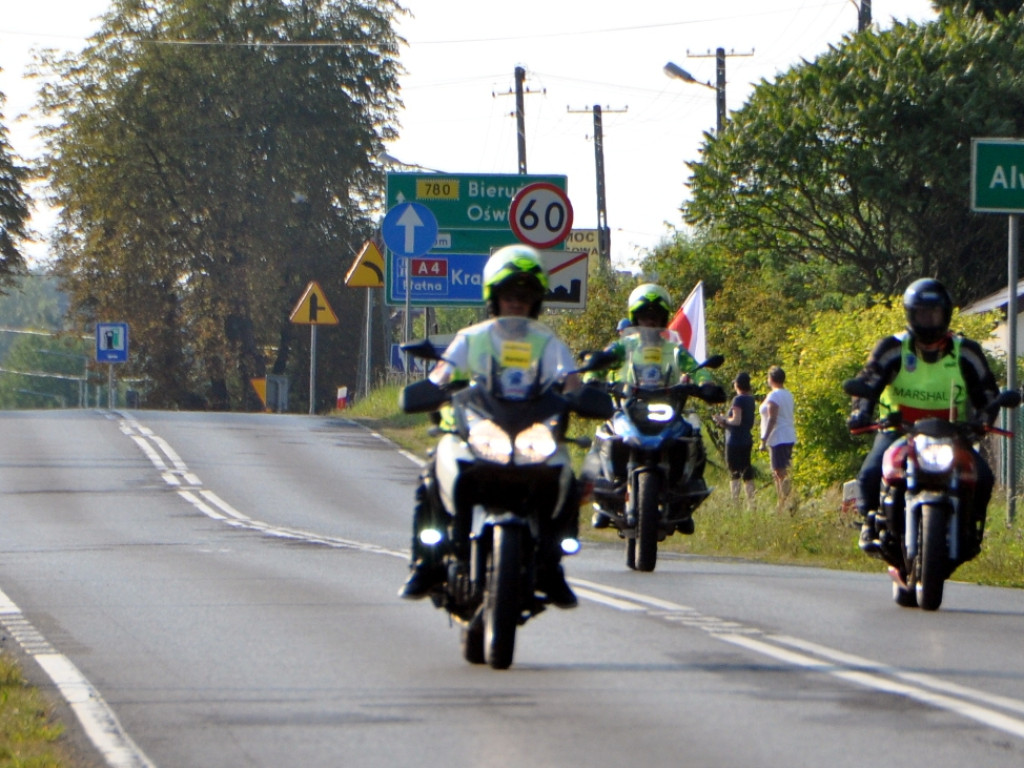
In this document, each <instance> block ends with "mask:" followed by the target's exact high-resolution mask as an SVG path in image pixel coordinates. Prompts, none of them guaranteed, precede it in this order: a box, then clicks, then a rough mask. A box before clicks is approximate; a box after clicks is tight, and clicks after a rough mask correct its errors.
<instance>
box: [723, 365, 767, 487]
mask: <svg viewBox="0 0 1024 768" xmlns="http://www.w3.org/2000/svg"><path fill="white" fill-rule="evenodd" d="M732 385H733V388H734V389H735V390H736V396H735V397H734V398H733V399H732V402H731V403H730V404H729V410H728V411H727V412H726V413H724V414H718V415H715V416H714V417H713V418H714V421H715V424H717V425H718V426H720V427H722V428H723V429H724V430H725V465H726V467H728V469H729V478H730V488H731V490H732V500H733V501H739V500H740V490H741V488H742V490H743V491H745V493H746V497H747V502H748V503H749V502H752V501H753V500H754V467H753V464H752V463H751V458H750V457H751V453H752V451H753V448H754V437H753V429H754V413H755V411H756V410H757V409H756V407H755V403H754V395H753V394H752V393H751V389H750V374H749V373H747V372H746V371H743V372H741V373H739V374H737V375H736V378H735V379H733V382H732Z"/></svg>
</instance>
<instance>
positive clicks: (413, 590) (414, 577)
mask: <svg viewBox="0 0 1024 768" xmlns="http://www.w3.org/2000/svg"><path fill="white" fill-rule="evenodd" d="M441 580H442V579H441V577H440V574H439V573H438V571H437V569H435V568H428V567H426V566H425V565H423V564H422V563H421V564H418V565H415V566H413V568H412V573H410V574H409V578H408V579H406V580H405V584H403V585H402V588H401V589H400V590H398V596H399V597H400V598H402V599H403V600H421V599H423V598H424V597H426V596H427V595H428V594H429V593H430V589H431V588H432V587H433V586H434V585H435V584H439V583H440V582H441Z"/></svg>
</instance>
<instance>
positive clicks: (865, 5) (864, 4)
mask: <svg viewBox="0 0 1024 768" xmlns="http://www.w3.org/2000/svg"><path fill="white" fill-rule="evenodd" d="M870 27H871V0H860V5H859V6H857V31H858V32H863V31H864V30H865V29H869V28H870Z"/></svg>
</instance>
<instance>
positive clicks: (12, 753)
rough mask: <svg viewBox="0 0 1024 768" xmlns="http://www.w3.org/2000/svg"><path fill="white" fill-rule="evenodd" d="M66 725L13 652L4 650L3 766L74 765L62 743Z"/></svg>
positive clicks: (0, 667)
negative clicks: (25, 673) (55, 713)
mask: <svg viewBox="0 0 1024 768" xmlns="http://www.w3.org/2000/svg"><path fill="white" fill-rule="evenodd" d="M63 733H64V726H63V725H62V724H61V723H60V722H58V721H57V720H56V719H55V717H54V713H53V710H52V708H51V707H49V706H48V705H47V703H46V702H45V701H44V699H43V696H42V694H41V693H40V692H39V690H38V689H36V688H33V687H31V686H30V685H28V683H26V682H25V678H24V677H23V676H22V670H21V667H20V666H19V665H18V662H17V660H16V659H15V658H14V657H13V656H11V655H10V654H9V653H0V768H57V767H58V766H70V765H73V763H72V762H71V760H70V758H69V756H68V754H67V753H66V751H65V749H64V746H63V744H61V743H60V739H61V736H62V734H63Z"/></svg>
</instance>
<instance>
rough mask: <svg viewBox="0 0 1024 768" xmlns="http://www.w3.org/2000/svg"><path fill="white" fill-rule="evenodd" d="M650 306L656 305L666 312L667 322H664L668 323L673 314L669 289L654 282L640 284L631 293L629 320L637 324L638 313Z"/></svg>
mask: <svg viewBox="0 0 1024 768" xmlns="http://www.w3.org/2000/svg"><path fill="white" fill-rule="evenodd" d="M648 307H654V308H655V309H660V310H661V311H662V312H664V313H665V323H663V324H667V323H668V319H669V317H670V316H671V315H672V298H671V297H670V296H669V295H668V291H666V290H665V289H664V288H662V287H661V286H660V285H655V284H654V283H644V284H643V285H638V286H637V287H636V288H634V289H633V292H632V293H631V294H629V303H628V309H629V322H631V323H632V324H633V325H637V320H636V313H637V312H639V311H640V310H642V309H647V308H648Z"/></svg>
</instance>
